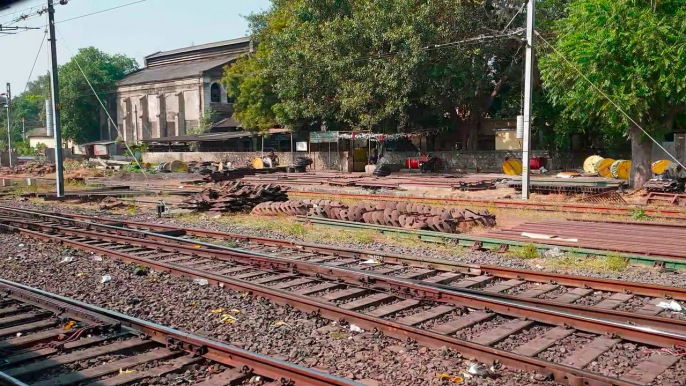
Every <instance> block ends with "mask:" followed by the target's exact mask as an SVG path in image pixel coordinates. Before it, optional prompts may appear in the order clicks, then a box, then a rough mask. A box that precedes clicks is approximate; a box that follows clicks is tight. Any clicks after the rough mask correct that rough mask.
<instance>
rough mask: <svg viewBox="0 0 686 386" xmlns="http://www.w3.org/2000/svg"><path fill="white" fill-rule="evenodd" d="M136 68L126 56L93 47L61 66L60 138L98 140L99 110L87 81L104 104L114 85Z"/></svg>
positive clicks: (111, 93) (77, 140)
mask: <svg viewBox="0 0 686 386" xmlns="http://www.w3.org/2000/svg"><path fill="white" fill-rule="evenodd" d="M79 65H80V67H81V69H79ZM137 68H138V64H137V63H136V61H135V60H134V59H132V58H129V57H127V56H125V55H109V54H107V53H105V52H102V51H100V50H98V49H97V48H95V47H88V48H82V49H80V50H79V52H78V53H77V54H76V55H75V56H74V57H73V58H71V60H70V61H69V62H67V63H66V64H64V65H63V66H60V68H59V82H60V113H61V120H62V137H63V138H64V139H65V140H66V139H70V140H73V141H75V142H87V141H90V140H94V139H98V136H99V135H100V111H101V109H102V107H101V106H100V102H98V99H97V98H96V96H95V95H94V94H93V91H92V90H91V88H90V86H89V85H88V81H89V82H90V83H91V85H92V86H93V88H94V89H95V91H96V92H97V93H98V96H99V97H100V98H101V99H102V100H103V101H105V102H107V101H109V100H110V96H111V95H113V91H114V90H115V89H116V84H115V83H116V82H117V81H118V80H120V79H122V78H124V76H126V75H127V74H129V73H130V72H132V71H134V70H136V69H137ZM81 70H83V73H82V72H81ZM84 74H85V76H84ZM86 78H88V81H86ZM107 107H108V108H110V107H109V106H107Z"/></svg>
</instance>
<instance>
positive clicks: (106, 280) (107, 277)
mask: <svg viewBox="0 0 686 386" xmlns="http://www.w3.org/2000/svg"><path fill="white" fill-rule="evenodd" d="M111 280H112V276H110V275H105V276H103V277H102V279H101V280H100V284H105V283H107V282H108V281H111Z"/></svg>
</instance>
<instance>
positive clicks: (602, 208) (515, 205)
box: [288, 191, 686, 221]
mask: <svg viewBox="0 0 686 386" xmlns="http://www.w3.org/2000/svg"><path fill="white" fill-rule="evenodd" d="M288 194H289V196H292V197H337V199H341V198H348V199H355V200H370V201H379V200H388V201H402V200H405V201H411V202H431V203H440V204H451V203H454V204H460V205H471V206H475V207H485V208H501V209H528V210H536V211H545V212H568V213H595V214H597V213H602V214H610V215H617V216H627V217H632V216H633V213H634V210H635V209H637V208H640V209H642V210H643V211H644V212H645V214H646V215H647V216H650V217H653V218H664V219H670V220H676V221H684V220H686V211H685V210H683V209H678V208H674V207H669V206H666V207H661V208H658V207H645V206H641V205H634V206H629V205H626V206H612V205H593V204H584V203H574V202H570V203H546V202H528V201H526V202H525V201H521V200H519V201H518V200H478V199H470V198H437V197H418V196H395V195H384V194H356V193H340V192H336V193H329V192H308V191H289V192H288Z"/></svg>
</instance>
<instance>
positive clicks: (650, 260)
mask: <svg viewBox="0 0 686 386" xmlns="http://www.w3.org/2000/svg"><path fill="white" fill-rule="evenodd" d="M297 219H298V221H300V222H302V223H309V224H314V225H322V226H329V227H334V228H342V229H358V230H359V229H361V230H369V231H376V232H380V233H383V234H397V235H403V236H408V237H415V238H417V239H419V240H423V241H431V242H443V243H456V244H458V245H463V246H468V247H472V248H474V249H490V250H494V251H498V250H500V251H507V250H509V249H510V248H511V247H514V248H516V249H523V248H526V247H528V246H532V245H533V246H534V247H535V248H536V249H537V250H538V251H539V252H545V251H548V250H551V249H555V248H557V249H559V250H560V251H562V252H566V253H569V254H572V255H592V256H608V255H609V254H612V255H619V257H622V258H625V259H628V260H630V261H631V262H632V263H635V264H642V265H650V266H662V267H665V268H675V269H683V268H686V259H685V258H683V257H681V256H680V255H674V256H672V255H667V256H665V255H664V254H656V255H654V256H652V255H651V256H647V255H642V254H637V253H631V252H626V251H624V250H621V249H614V250H610V249H608V250H603V249H596V248H583V247H579V246H578V245H576V244H573V243H565V242H556V243H557V244H546V243H539V242H537V240H535V239H529V238H525V237H520V238H517V239H515V238H514V237H511V238H503V237H495V236H491V235H489V236H488V237H484V236H472V235H464V234H454V233H442V232H435V231H427V230H416V229H404V228H396V227H389V226H385V225H375V224H365V223H358V222H352V221H343V220H334V219H329V218H320V217H306V216H297Z"/></svg>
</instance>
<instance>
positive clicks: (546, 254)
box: [543, 247, 562, 257]
mask: <svg viewBox="0 0 686 386" xmlns="http://www.w3.org/2000/svg"><path fill="white" fill-rule="evenodd" d="M543 256H544V257H560V256H562V251H561V250H560V248H558V247H555V248H553V249H549V250H547V251H545V252H543Z"/></svg>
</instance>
